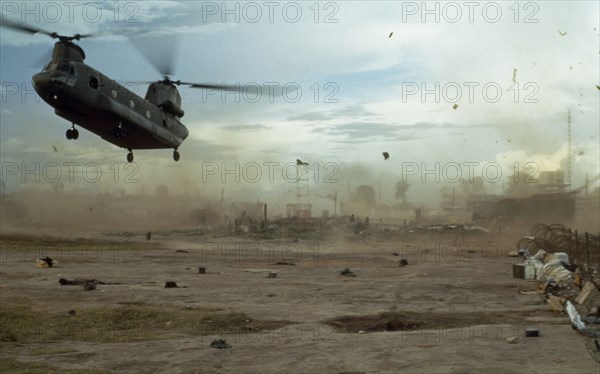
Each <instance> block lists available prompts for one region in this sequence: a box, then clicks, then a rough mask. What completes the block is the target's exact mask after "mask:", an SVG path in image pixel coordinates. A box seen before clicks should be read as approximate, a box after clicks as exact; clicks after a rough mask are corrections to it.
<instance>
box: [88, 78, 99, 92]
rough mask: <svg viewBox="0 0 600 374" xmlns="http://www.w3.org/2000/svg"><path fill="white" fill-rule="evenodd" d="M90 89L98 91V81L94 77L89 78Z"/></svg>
mask: <svg viewBox="0 0 600 374" xmlns="http://www.w3.org/2000/svg"><path fill="white" fill-rule="evenodd" d="M90 87H92V88H93V89H95V90H97V89H98V79H97V78H96V77H90Z"/></svg>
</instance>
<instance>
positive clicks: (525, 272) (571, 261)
mask: <svg viewBox="0 0 600 374" xmlns="http://www.w3.org/2000/svg"><path fill="white" fill-rule="evenodd" d="M553 226H554V227H551V226H546V230H544V231H543V232H544V233H546V235H544V236H540V231H541V230H540V225H536V226H535V227H534V229H533V230H532V231H536V234H537V235H531V236H527V237H524V238H523V239H522V240H520V241H519V242H518V248H517V249H516V250H514V251H512V253H510V254H509V255H510V256H514V257H523V258H524V261H523V262H522V263H516V264H513V276H514V277H515V278H521V279H528V280H537V281H539V282H540V283H539V286H540V290H539V292H537V293H539V294H544V295H545V298H546V301H547V302H548V305H549V306H550V307H551V308H552V309H553V310H554V311H557V312H561V313H566V314H567V315H568V317H569V319H570V321H571V325H572V326H573V328H574V329H576V330H577V331H579V332H580V333H581V334H582V335H583V336H586V337H587V338H589V339H588V342H587V343H588V346H589V347H590V351H591V352H593V355H594V358H595V359H596V360H599V361H600V342H599V339H600V288H599V287H598V282H597V279H599V277H600V266H598V262H596V263H594V262H593V261H590V260H592V258H591V257H596V256H600V248H596V247H590V243H593V242H592V241H591V240H590V237H592V236H591V235H589V234H587V233H586V235H585V236H586V238H588V240H587V241H580V240H578V239H576V241H573V240H570V239H569V236H567V235H565V233H569V234H570V233H571V231H570V230H568V229H564V228H562V227H558V226H560V225H553ZM548 229H549V230H548ZM557 232H558V233H559V234H560V235H552V233H555V234H556V233H557ZM548 233H550V235H548ZM575 233H576V232H575ZM574 237H575V238H579V236H578V235H577V234H575V236H574ZM594 239H595V238H594ZM595 240H597V239H595ZM575 243H583V245H585V247H584V248H581V247H575V246H573V244H575ZM524 244H526V245H524ZM540 246H545V247H546V249H540V248H539V247H540ZM532 249H535V250H536V252H535V254H533V255H532V254H531V253H532V252H531V250H532ZM567 252H569V253H567ZM570 253H571V254H573V255H572V256H570ZM582 253H585V255H584V256H581V254H582ZM596 258H597V257H596ZM585 260H587V261H585Z"/></svg>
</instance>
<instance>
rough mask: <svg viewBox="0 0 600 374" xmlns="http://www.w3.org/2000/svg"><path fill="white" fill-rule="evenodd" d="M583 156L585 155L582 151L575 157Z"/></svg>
mask: <svg viewBox="0 0 600 374" xmlns="http://www.w3.org/2000/svg"><path fill="white" fill-rule="evenodd" d="M584 154H585V152H584V151H579V152H577V156H583V155H584Z"/></svg>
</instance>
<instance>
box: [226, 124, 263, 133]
mask: <svg viewBox="0 0 600 374" xmlns="http://www.w3.org/2000/svg"><path fill="white" fill-rule="evenodd" d="M270 128H271V127H270V126H265V125H261V124H256V125H230V126H222V127H221V129H222V130H225V131H233V132H257V131H261V130H268V129H270Z"/></svg>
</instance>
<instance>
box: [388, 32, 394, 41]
mask: <svg viewBox="0 0 600 374" xmlns="http://www.w3.org/2000/svg"><path fill="white" fill-rule="evenodd" d="M392 35H394V32H393V31H392V32H391V33H390V36H388V39H390V38H391V37H392Z"/></svg>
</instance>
